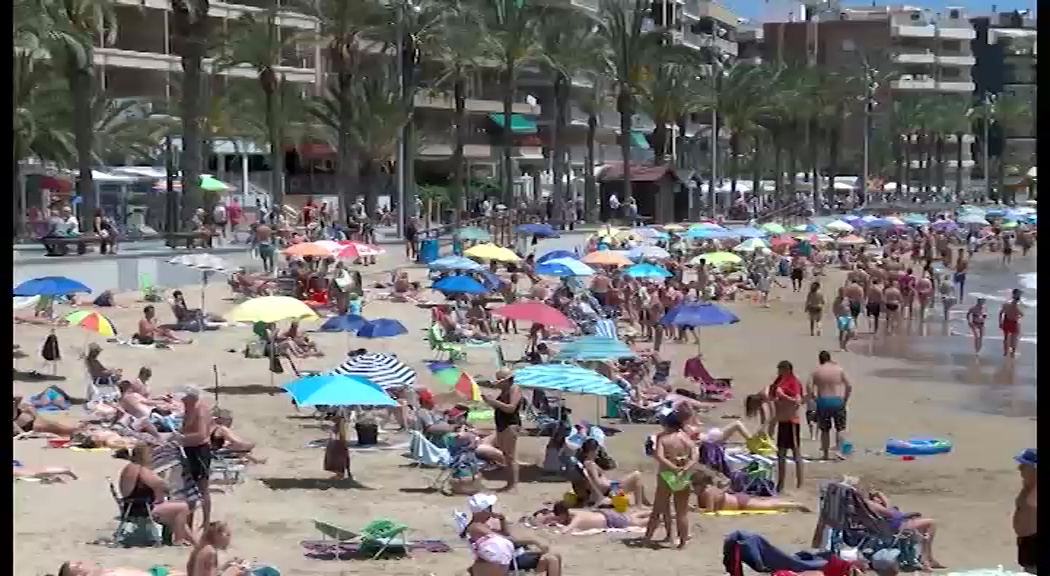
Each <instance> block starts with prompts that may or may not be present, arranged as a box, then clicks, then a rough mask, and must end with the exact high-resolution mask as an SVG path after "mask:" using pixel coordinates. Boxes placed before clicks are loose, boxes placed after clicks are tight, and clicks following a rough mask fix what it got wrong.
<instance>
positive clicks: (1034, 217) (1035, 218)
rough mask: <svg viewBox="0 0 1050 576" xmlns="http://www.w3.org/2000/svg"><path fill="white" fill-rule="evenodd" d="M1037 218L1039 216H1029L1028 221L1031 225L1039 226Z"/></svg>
mask: <svg viewBox="0 0 1050 576" xmlns="http://www.w3.org/2000/svg"><path fill="white" fill-rule="evenodd" d="M1037 216H1038V214H1029V215H1028V217H1027V218H1026V220H1027V221H1028V223H1029V224H1038V221H1037Z"/></svg>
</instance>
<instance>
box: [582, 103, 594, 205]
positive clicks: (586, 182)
mask: <svg viewBox="0 0 1050 576" xmlns="http://www.w3.org/2000/svg"><path fill="white" fill-rule="evenodd" d="M597 134H598V116H597V115H595V114H590V115H588V116H587V144H586V152H585V153H584V154H585V157H584V159H583V214H582V217H583V219H584V220H585V221H586V222H588V223H593V222H597V221H598V182H597V181H596V180H595V179H594V140H595V138H596V137H597Z"/></svg>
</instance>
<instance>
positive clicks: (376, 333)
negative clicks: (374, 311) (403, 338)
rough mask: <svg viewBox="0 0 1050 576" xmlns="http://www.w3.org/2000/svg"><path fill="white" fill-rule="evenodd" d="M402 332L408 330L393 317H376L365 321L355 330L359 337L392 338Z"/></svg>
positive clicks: (404, 332)
mask: <svg viewBox="0 0 1050 576" xmlns="http://www.w3.org/2000/svg"><path fill="white" fill-rule="evenodd" d="M402 334H408V330H407V329H406V328H405V325H404V324H402V323H401V322H398V321H397V320H394V319H393V318H376V319H375V320H371V321H369V322H365V323H364V324H363V325H362V326H361V328H359V329H358V330H357V335H358V337H360V338H392V337H394V336H400V335H402Z"/></svg>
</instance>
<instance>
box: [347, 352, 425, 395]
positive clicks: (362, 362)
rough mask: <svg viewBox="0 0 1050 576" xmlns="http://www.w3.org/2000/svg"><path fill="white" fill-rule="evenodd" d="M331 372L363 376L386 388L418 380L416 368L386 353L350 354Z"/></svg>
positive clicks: (409, 383)
mask: <svg viewBox="0 0 1050 576" xmlns="http://www.w3.org/2000/svg"><path fill="white" fill-rule="evenodd" d="M331 374H345V375H347V376H363V377H365V378H368V379H369V380H371V381H372V382H375V383H376V384H377V385H378V386H380V387H382V388H384V389H386V388H395V387H398V386H411V385H412V384H414V383H415V381H416V371H415V370H413V369H411V368H409V367H408V366H406V365H405V363H404V362H402V361H400V360H398V359H397V357H396V356H389V355H386V354H361V355H360V356H348V357H347V358H346V361H344V362H343V363H342V364H340V365H339V367H337V368H336V369H335V370H332V371H331Z"/></svg>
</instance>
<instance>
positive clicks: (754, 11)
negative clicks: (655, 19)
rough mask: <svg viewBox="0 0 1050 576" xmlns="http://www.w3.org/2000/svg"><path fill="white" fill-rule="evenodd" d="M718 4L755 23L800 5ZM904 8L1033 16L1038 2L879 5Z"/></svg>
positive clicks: (756, 0)
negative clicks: (1029, 13)
mask: <svg viewBox="0 0 1050 576" xmlns="http://www.w3.org/2000/svg"><path fill="white" fill-rule="evenodd" d="M716 1H717V2H718V3H719V4H723V5H725V6H726V7H727V8H729V9H730V10H732V11H733V12H735V13H736V14H739V15H740V16H741V17H743V18H748V19H750V20H752V21H756V22H757V21H762V20H779V18H775V17H774V18H771V17H772V16H773V15H775V14H777V13H780V14H786V13H788V12H794V13H795V14H797V13H798V8H797V6H798V5H799V4H800V2H789V1H787V0H768V2H767V0H716ZM887 4H890V5H901V4H906V5H908V6H919V7H922V8H929V9H931V10H934V11H937V10H940V9H944V8H946V7H948V6H951V7H953V8H954V7H960V8H964V9H965V10H966V11H967V13H969V14H971V15H974V16H979V15H982V14H988V13H991V12H992V6H995V11H996V12H1008V11H1011V10H1025V9H1028V10H1031V11H1032V14H1035V11H1036V0H995V1H994V2H991V1H988V0H949V1H944V2H937V1H936V0H911V1H904V0H900V1H895V2H883V1H880V2H878V5H887ZM841 5H842V6H844V7H847V8H848V7H850V6H870V5H871V2H870V1H868V2H864V1H863V0H861V1H855V0H841Z"/></svg>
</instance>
